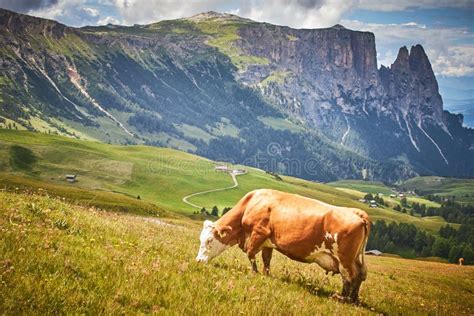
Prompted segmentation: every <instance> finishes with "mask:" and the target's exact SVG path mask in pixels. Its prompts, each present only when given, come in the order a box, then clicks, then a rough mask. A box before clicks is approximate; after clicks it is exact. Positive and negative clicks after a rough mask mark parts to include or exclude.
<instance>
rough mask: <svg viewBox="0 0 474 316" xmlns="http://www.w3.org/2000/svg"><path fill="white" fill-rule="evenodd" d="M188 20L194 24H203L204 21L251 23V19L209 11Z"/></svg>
mask: <svg viewBox="0 0 474 316" xmlns="http://www.w3.org/2000/svg"><path fill="white" fill-rule="evenodd" d="M188 20H191V21H194V22H202V21H208V20H221V21H229V20H232V21H250V20H249V19H246V18H242V17H240V16H237V15H234V14H230V13H221V12H216V11H207V12H202V13H198V14H195V15H193V16H191V17H189V18H188Z"/></svg>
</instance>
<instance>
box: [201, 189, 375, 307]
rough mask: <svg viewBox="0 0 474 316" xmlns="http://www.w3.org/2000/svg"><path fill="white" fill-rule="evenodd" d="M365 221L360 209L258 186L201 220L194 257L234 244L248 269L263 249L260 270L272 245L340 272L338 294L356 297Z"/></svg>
mask: <svg viewBox="0 0 474 316" xmlns="http://www.w3.org/2000/svg"><path fill="white" fill-rule="evenodd" d="M369 230H370V222H369V219H368V216H367V213H365V212H364V211H361V210H359V209H354V208H346V207H337V206H332V205H329V204H326V203H323V202H320V201H317V200H313V199H310V198H306V197H303V196H300V195H295V194H290V193H284V192H280V191H275V190H268V189H261V190H255V191H252V192H249V193H247V194H246V195H245V196H244V197H243V198H242V199H241V200H240V201H239V202H238V203H237V205H235V206H234V207H233V208H232V209H231V210H230V211H229V212H227V213H226V214H225V215H224V216H222V217H221V218H220V219H219V220H218V221H216V222H215V223H213V222H211V221H208V220H207V221H205V222H204V225H203V229H202V232H201V236H200V240H201V246H200V249H199V253H198V255H197V257H196V260H197V261H199V262H208V261H209V260H211V259H212V258H214V257H216V256H218V255H219V254H221V253H222V252H223V251H224V250H225V249H227V248H229V247H232V246H234V245H236V244H238V245H239V247H240V248H241V249H242V250H243V251H244V252H246V253H247V256H248V258H249V259H250V262H251V264H252V268H253V271H255V272H257V264H256V260H255V256H256V255H257V254H258V253H259V252H260V251H262V258H263V268H264V272H265V273H268V272H269V270H270V260H271V258H272V251H273V249H276V250H277V251H279V252H281V253H282V254H284V255H286V256H288V257H289V258H291V259H293V260H297V261H300V262H307V263H313V262H315V263H317V264H318V265H320V266H321V267H322V268H323V269H325V270H326V273H329V272H333V274H335V273H340V274H341V276H342V282H343V288H342V296H339V295H336V297H337V298H340V299H342V300H346V301H350V302H357V301H358V294H359V287H360V284H361V283H362V281H364V280H365V279H366V276H367V267H366V265H365V262H364V252H365V246H366V244H367V238H368V236H369Z"/></svg>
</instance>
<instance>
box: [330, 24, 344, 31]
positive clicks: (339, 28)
mask: <svg viewBox="0 0 474 316" xmlns="http://www.w3.org/2000/svg"><path fill="white" fill-rule="evenodd" d="M330 29H332V30H338V31H340V30H347V29H346V28H345V27H344V26H343V25H341V24H336V25H334V26H331V27H330Z"/></svg>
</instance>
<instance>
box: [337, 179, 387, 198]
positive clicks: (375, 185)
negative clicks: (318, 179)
mask: <svg viewBox="0 0 474 316" xmlns="http://www.w3.org/2000/svg"><path fill="white" fill-rule="evenodd" d="M328 185H330V186H333V187H337V188H346V189H352V190H357V191H361V192H365V193H372V194H378V193H382V194H383V195H390V194H392V193H393V192H392V190H391V188H390V187H388V186H386V185H385V184H383V183H381V182H375V181H362V180H340V181H335V182H330V183H328Z"/></svg>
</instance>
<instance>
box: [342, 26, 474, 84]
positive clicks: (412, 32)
mask: <svg viewBox="0 0 474 316" xmlns="http://www.w3.org/2000/svg"><path fill="white" fill-rule="evenodd" d="M343 24H344V25H345V26H347V27H349V28H352V29H356V30H363V31H370V32H373V33H374V34H375V38H376V44H377V51H379V52H382V53H381V54H379V56H378V62H379V63H380V64H383V65H390V64H392V63H393V61H394V60H395V58H396V55H397V53H398V49H399V48H400V47H401V46H404V45H406V46H408V47H409V46H411V45H415V44H421V45H422V46H423V47H424V49H425V51H426V54H427V55H428V58H429V59H430V62H431V64H432V66H433V70H434V71H435V73H436V74H439V75H444V76H466V75H474V60H473V56H474V45H473V44H470V43H472V41H473V40H474V35H473V34H472V33H471V32H469V31H468V30H467V29H466V28H460V27H449V28H448V27H446V28H432V27H430V28H428V27H426V26H425V25H422V24H417V23H414V22H410V23H404V24H381V23H364V22H361V21H354V20H344V21H343Z"/></svg>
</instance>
